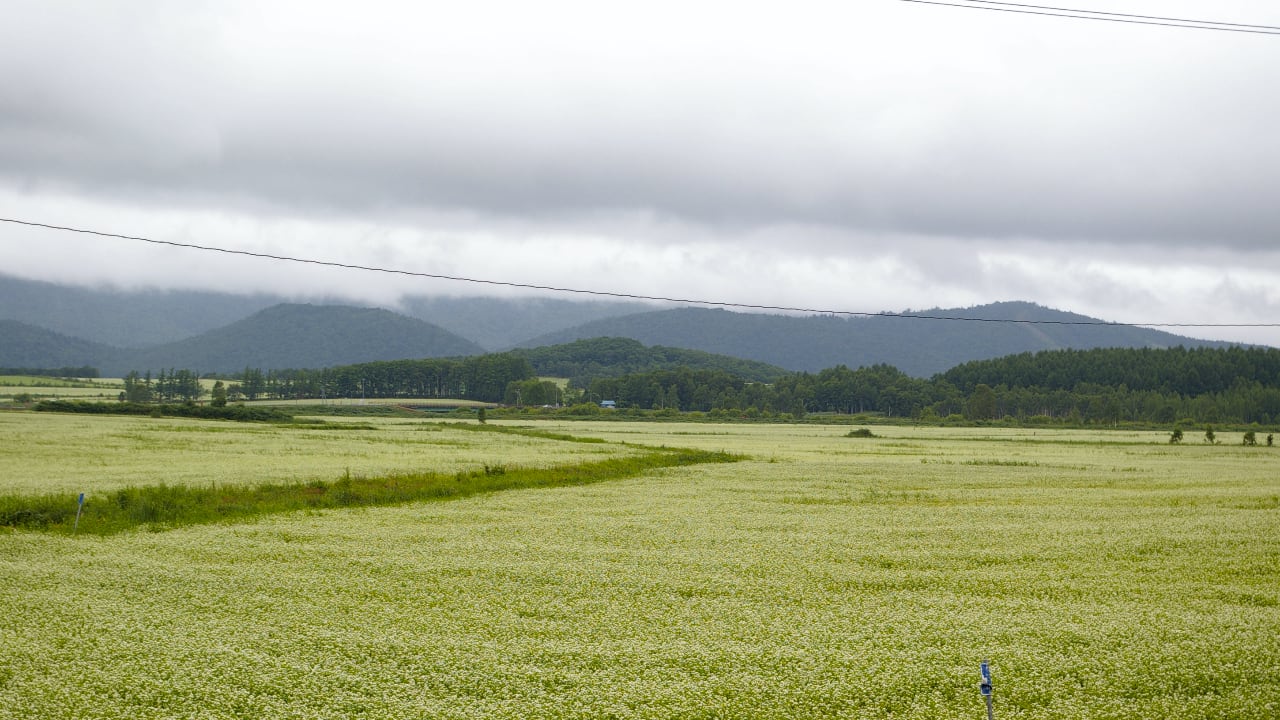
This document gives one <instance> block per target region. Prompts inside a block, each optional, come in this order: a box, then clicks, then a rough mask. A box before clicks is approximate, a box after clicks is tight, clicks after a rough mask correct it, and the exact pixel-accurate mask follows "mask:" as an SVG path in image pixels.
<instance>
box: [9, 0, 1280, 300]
mask: <svg viewBox="0 0 1280 720" xmlns="http://www.w3.org/2000/svg"><path fill="white" fill-rule="evenodd" d="M1167 5H1168V7H1164V6H1163V5H1162V12H1167V13H1168V14H1177V13H1178V12H1182V13H1183V14H1187V15H1190V16H1193V17H1194V16H1196V14H1197V13H1199V14H1203V13H1204V11H1205V8H1204V7H1202V6H1200V5H1199V4H1196V3H1190V2H1170V3H1167ZM1112 9H1113V10H1115V11H1119V12H1126V11H1141V10H1142V8H1141V7H1139V4H1137V3H1133V2H1129V3H1117V4H1116V7H1115V8H1112ZM1212 10H1213V14H1214V15H1215V16H1218V17H1222V18H1226V19H1234V20H1239V21H1245V22H1264V23H1272V24H1280V10H1273V9H1272V10H1266V12H1267V13H1271V15H1270V16H1268V15H1266V14H1260V13H1263V9H1259V8H1258V7H1257V5H1256V4H1255V3H1242V2H1223V3H1221V4H1215V6H1214V8H1213V9H1212ZM8 15H9V18H8V20H9V21H8V22H6V23H4V24H3V25H2V26H0V89H3V92H0V190H3V191H4V192H3V193H2V194H0V195H2V196H3V197H4V198H5V199H6V205H7V206H8V207H10V208H14V209H13V210H12V211H8V212H9V213H10V214H15V215H20V214H22V213H21V212H18V211H20V210H23V209H24V208H45V209H47V210H48V211H49V212H50V213H52V214H53V215H54V216H55V217H49V216H45V217H44V218H43V219H52V220H60V219H61V218H59V217H56V216H57V215H58V214H62V215H64V216H70V215H77V216H79V217H81V218H82V219H83V220H84V221H85V222H86V223H89V224H94V223H98V222H102V221H105V220H117V219H121V218H127V219H128V220H129V222H131V223H135V224H138V223H141V224H143V225H146V226H147V227H146V228H144V229H139V230H135V229H134V228H131V227H124V228H118V229H121V230H124V231H126V232H143V231H144V230H146V231H154V232H156V233H160V234H168V235H173V234H175V233H176V234H178V235H182V234H184V233H185V234H186V235H187V236H190V238H191V239H192V240H195V241H201V242H204V243H216V242H221V241H225V242H227V243H231V244H235V245H238V246H245V247H249V246H252V247H255V248H286V249H292V250H296V251H297V252H298V253H299V254H304V255H305V254H307V253H308V252H317V251H319V250H324V251H326V252H333V253H334V254H337V255H342V256H348V255H353V256H362V255H364V254H366V253H372V254H373V256H374V257H375V258H377V259H378V260H379V261H380V262H382V261H384V260H385V262H387V263H388V264H390V263H393V262H406V263H412V262H415V258H416V257H417V255H418V253H416V252H413V251H411V250H410V249H411V248H414V247H426V248H429V250H430V253H431V255H432V256H433V257H434V258H435V260H436V263H437V264H439V263H447V264H449V265H448V266H449V267H450V268H451V272H454V273H456V274H464V275H465V274H471V275H485V274H487V272H488V270H489V269H491V268H493V267H494V264H493V263H492V262H490V263H488V264H485V265H482V266H480V267H478V268H477V267H475V266H474V265H469V263H474V262H477V261H481V262H482V261H483V260H484V259H489V260H490V261H492V258H493V257H494V255H495V253H496V254H498V255H504V256H509V257H511V258H515V259H517V260H516V261H515V262H514V265H513V267H512V268H511V269H510V272H511V273H512V274H513V275H517V276H519V275H520V272H521V270H523V272H524V275H523V276H520V277H519V278H518V279H524V280H528V279H533V280H534V281H540V280H542V279H544V278H545V279H547V280H548V282H547V283H540V284H557V283H560V284H571V283H570V282H569V281H571V280H573V279H575V278H580V277H582V276H581V274H580V273H583V272H589V271H592V270H594V271H598V272H607V271H608V269H609V268H610V267H611V266H612V267H613V268H614V269H615V271H616V270H617V269H619V268H626V269H627V273H628V277H633V278H635V280H634V281H627V282H633V283H634V285H635V287H633V288H631V289H633V290H638V291H643V290H644V289H645V288H646V287H659V288H660V289H667V288H661V286H662V285H663V283H664V282H665V281H666V280H665V279H666V278H671V279H672V282H677V283H680V282H683V283H684V285H685V286H687V285H688V284H689V280H688V277H690V275H692V274H694V273H696V276H697V277H698V278H699V280H698V286H699V287H700V288H703V289H705V290H706V291H707V292H708V293H710V292H712V291H713V290H714V291H716V292H720V291H723V292H727V293H736V292H739V291H738V290H737V289H736V288H740V287H741V284H742V277H743V276H744V275H748V276H749V274H750V273H749V270H748V268H746V267H743V266H742V264H741V263H740V262H739V259H741V258H749V259H752V261H753V262H754V263H755V264H756V266H762V265H763V266H769V267H770V268H771V269H770V270H769V272H768V273H766V274H767V276H768V278H769V282H768V285H767V286H766V287H763V288H757V289H756V290H755V291H754V292H756V293H757V294H758V295H759V296H760V297H768V298H770V299H769V300H767V302H774V301H777V302H784V301H785V302H786V304H801V305H806V306H807V305H812V304H820V303H821V304H827V305H832V304H835V302H834V301H836V300H839V299H840V298H841V296H840V294H839V289H840V288H841V287H842V283H841V280H840V278H839V277H838V275H837V273H836V271H835V270H833V268H839V269H840V271H841V272H848V273H855V274H856V273H862V274H863V275H862V276H861V277H860V278H859V283H858V284H859V286H860V287H862V288H864V289H865V290H864V291H863V292H862V293H861V294H860V295H858V297H857V298H856V302H858V303H861V304H862V305H863V307H866V308H867V309H877V310H878V309H894V308H906V307H920V306H923V305H943V304H949V303H956V304H959V303H964V302H982V301H985V300H991V299H1013V298H1014V297H1019V299H1033V300H1034V299H1045V300H1052V301H1053V303H1054V304H1056V305H1058V306H1061V307H1067V308H1069V309H1073V310H1080V311H1094V312H1099V313H1100V314H1102V315H1104V316H1107V317H1114V316H1116V315H1117V314H1119V313H1120V312H1121V311H1122V309H1123V307H1122V306H1128V305H1134V306H1138V307H1145V308H1148V309H1158V308H1160V307H1161V303H1165V304H1166V307H1167V303H1169V302H1171V301H1172V300H1171V298H1170V297H1169V295H1170V293H1168V292H1162V291H1161V289H1160V287H1159V285H1160V283H1159V282H1158V281H1156V280H1153V279H1151V277H1150V276H1149V275H1144V272H1145V269H1147V268H1151V267H1158V266H1162V265H1161V264H1162V263H1163V264H1164V265H1163V267H1176V269H1177V272H1175V273H1173V274H1172V275H1171V276H1170V277H1173V278H1176V279H1177V282H1178V283H1181V284H1180V285H1179V286H1178V287H1179V288H1182V289H1184V290H1185V292H1184V295H1185V296H1186V297H1187V298H1200V299H1201V301H1202V302H1206V303H1213V302H1222V303H1228V302H1230V303H1238V302H1243V301H1245V300H1247V301H1248V302H1247V304H1248V305H1249V306H1251V307H1257V306H1259V305H1260V304H1261V305H1262V306H1265V307H1267V308H1269V311H1270V310H1274V309H1276V308H1277V307H1278V306H1280V298H1278V297H1276V296H1275V295H1274V294H1271V293H1268V292H1267V291H1266V290H1265V288H1266V286H1267V283H1268V282H1270V281H1273V280H1274V281H1276V283H1277V284H1280V262H1278V261H1277V259H1276V257H1275V255H1274V253H1273V252H1272V251H1273V250H1274V248H1275V247H1276V246H1277V240H1280V202H1276V200H1275V190H1274V188H1276V187H1280V139H1278V136H1277V134H1276V133H1274V131H1273V130H1272V125H1273V122H1274V118H1275V117H1277V116H1278V115H1280V96H1278V95H1277V94H1276V93H1273V92H1270V91H1269V88H1272V87H1277V86H1280V62H1277V53H1278V52H1280V45H1277V43H1276V40H1275V38H1270V37H1253V36H1236V35H1229V34H1225V33H1224V34H1214V33H1195V32H1192V31H1185V30H1182V31H1179V30H1169V29H1158V28H1131V27H1123V26H1111V25H1108V24H1102V23H1083V22H1078V21H1076V22H1066V21H1055V20H1050V19H1037V18H1016V17H1014V18H1008V17H1001V16H1000V14H997V13H978V12H972V11H962V10H948V9H945V8H934V9H928V8H924V7H913V6H910V5H908V4H905V3H877V4H867V3H857V4H848V3H831V2H816V1H815V2H800V3H798V4H796V5H795V6H794V7H793V6H788V8H787V10H786V12H783V11H782V10H781V9H780V8H779V7H777V6H770V5H767V4H757V3H732V4H728V3H726V4H719V3H707V4H699V5H698V6H697V7H696V8H690V7H688V6H687V4H676V3H664V2H657V3H647V4H645V5H644V6H643V7H640V6H637V7H634V8H629V7H626V6H618V5H610V6H608V7H604V6H600V5H598V4H592V3H580V2H570V1H567V0H553V1H551V2H549V3H547V4H540V5H539V6H538V7H537V8H533V7H526V6H524V5H523V4H515V3H501V2H484V3H475V4H467V7H457V8H455V7H449V8H442V7H404V6H402V5H401V4H398V3H386V4H384V3H379V2H373V3H369V4H366V5H363V6H362V7H361V8H360V12H359V13H358V14H354V13H353V12H352V11H351V10H350V9H349V8H347V7H346V6H325V5H323V4H319V5H318V4H314V3H270V4H262V3H248V2H244V3H207V4H206V3H200V4H187V3H184V4H182V6H181V7H176V6H174V5H173V4H171V3H163V2H151V1H146V0H135V1H134V2H125V3H113V4H110V5H83V4H78V3H76V4H73V3H56V2H55V3H49V2H23V3H17V4H15V5H13V6H12V7H11V8H10V11H9V12H8ZM60 198H61V199H62V200H63V201H65V202H64V203H63V204H61V205H60V204H59V199H60ZM303 228H305V230H304V229H303ZM6 232H7V231H6ZM288 232H299V233H301V234H302V235H303V236H305V237H306V238H309V240H308V241H291V240H290V239H289V236H288ZM0 237H2V236H0ZM8 237H13V236H11V235H10V236H8ZM406 238H410V239H406ZM353 248H354V249H353ZM470 248H483V250H477V251H472V250H471V249H470ZM535 248H536V249H537V251H538V252H541V253H543V254H544V255H550V256H555V257H556V259H557V260H558V263H553V262H545V261H539V260H537V256H536V255H533V254H532V253H533V249H535ZM566 258H570V259H569V260H566ZM1082 258H1091V259H1092V260H1091V262H1092V263H1093V265H1092V266H1091V265H1088V264H1087V263H1086V262H1085V261H1084V260H1083V259H1082ZM1175 259H1176V260H1175ZM498 265H501V263H498ZM565 266H569V267H570V269H569V270H567V271H566V270H564V268H565ZM1064 267H1070V268H1072V269H1074V270H1075V271H1076V272H1077V275H1076V276H1075V277H1072V276H1071V275H1069V274H1067V275H1064V274H1063V273H1062V272H1061V270H1062V268H1064ZM646 268H649V269H646ZM682 268H683V269H684V271H683V272H684V273H685V274H684V275H681V269H682ZM1099 268H1101V269H1099ZM1055 269H1056V270H1058V271H1059V272H1057V273H1055V272H1054V270H1055ZM1242 269H1243V270H1247V271H1248V273H1252V275H1249V276H1248V277H1245V278H1244V279H1240V278H1241V277H1243V276H1242V275H1241V272H1242ZM535 270H536V272H534V271H535ZM1184 271H1185V272H1184ZM757 272H758V270H757ZM876 273H879V274H881V275H883V274H885V273H890V274H893V273H897V274H899V275H900V277H899V278H898V279H897V281H896V282H894V281H892V280H885V279H884V278H883V277H879V276H876V275H875V274H876ZM1126 273H1127V275H1126ZM615 274H616V272H615ZM815 277H816V278H817V279H816V280H815V279H814V278H815ZM1126 278H1128V279H1127V280H1126ZM307 282H308V281H307V280H299V281H298V287H299V288H304V289H305V288H306V287H307ZM335 282H338V283H339V284H341V283H342V281H340V280H335ZM645 283H648V285H645ZM1126 283H1128V284H1127V285H1126ZM354 284H355V285H356V286H358V285H359V283H358V282H357V283H354ZM1215 287H1218V288H1225V289H1221V290H1219V291H1216V294H1215V291H1214V290H1213V289H1212V288H1215ZM352 292H353V293H360V292H367V291H363V290H361V289H360V288H359V287H354V288H353V289H352ZM1014 293H1016V294H1017V295H1014ZM735 299H746V300H750V299H751V298H737V297H736V296H735ZM1104 299H1105V302H1104ZM1090 304H1092V307H1086V305H1090ZM1108 311H1109V312H1108ZM1151 316H1152V315H1148V317H1151Z"/></svg>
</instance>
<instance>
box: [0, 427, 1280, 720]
mask: <svg viewBox="0 0 1280 720" xmlns="http://www.w3.org/2000/svg"><path fill="white" fill-rule="evenodd" d="M362 422H363V421H362ZM370 428H371V429H348V430H343V429H340V428H339V429H330V430H322V429H285V428H277V427H268V426H263V427H257V426H239V425H235V426H233V425H229V424H218V423H211V422H200V421H186V420H171V419H151V418H107V417H103V418H98V417H89V418H86V417H71V416H36V415H34V414H31V413H13V414H7V415H0V433H2V434H3V440H4V443H3V446H2V447H0V492H2V493H8V494H15V493H17V494H21V493H46V492H66V493H67V494H68V502H69V503H74V502H75V495H76V494H77V493H79V492H85V493H86V494H87V496H88V497H89V501H90V502H93V500H94V497H95V493H99V494H101V493H105V492H107V491H108V490H110V489H112V488H118V487H121V486H123V485H127V484H156V483H161V482H167V483H190V484H206V485H207V484H210V483H218V484H221V483H234V482H241V483H250V482H253V483H257V482H285V481H307V480H313V479H329V480H332V479H336V478H338V477H339V476H341V475H342V474H343V473H344V472H350V473H363V474H379V473H392V472H400V471H409V470H417V469H424V468H426V469H432V468H435V469H441V470H445V471H450V472H452V471H453V470H455V469H466V468H469V467H474V466H476V465H497V464H501V465H503V466H507V467H517V466H526V465H542V466H553V465H561V464H565V463H574V462H585V461H588V460H591V459H596V458H600V457H605V456H610V455H619V456H624V455H627V454H631V453H635V452H636V447H637V446H638V445H645V446H662V445H665V446H668V447H688V448H700V449H707V450H724V451H728V452H731V453H736V454H740V455H742V456H744V457H743V459H742V460H741V461H739V462H736V463H728V464H705V465H694V466H690V467H676V468H668V469H663V470H658V471H654V472H651V473H648V474H645V475H643V476H641V477H631V478H626V479H620V480H616V481H608V482H598V483H594V484H588V485H581V486H576V487H556V488H547V489H533V490H512V491H504V492H497V493H489V494H482V495H475V496H471V497H465V498H461V499H456V500H450V501H432V502H416V503H410V504H404V505H398V506H391V507H375V508H358V509H342V510H318V511H306V512H294V513H288V514H274V515H263V516H259V517H256V518H253V519H250V520H247V521H245V522H240V523H219V524H206V525H190V526H184V527H166V526H154V525H153V526H143V527H139V528H137V529H134V530H130V531H126V532H122V533H115V534H108V535H96V534H92V533H86V532H82V533H80V534H76V535H67V534H58V533H50V532H42V531H39V530H22V529H18V530H15V529H5V530H0V648H3V651H2V652H0V718H77V719H80V718H131V719H133V718H246V717H247V718H582V719H584V720H585V719H586V718H677V717H678V718H889V717H894V718H975V719H977V718H984V717H986V707H985V704H984V702H983V699H982V696H981V695H980V694H979V691H978V684H979V675H978V666H979V663H980V662H982V661H983V660H984V659H989V660H990V662H991V667H992V672H993V676H994V677H993V681H994V687H995V690H994V700H993V707H994V715H995V717H997V718H1091V719H1100V718H1116V719H1120V718H1125V719H1130V718H1174V717H1176V718H1258V719H1262V718H1275V717H1277V716H1280V451H1277V450H1276V449H1274V448H1267V447H1243V446H1240V445H1239V444H1238V443H1239V440H1238V438H1236V439H1235V440H1234V442H1235V444H1230V443H1232V442H1233V440H1232V438H1230V437H1226V436H1227V435H1228V433H1222V435H1223V436H1224V437H1222V438H1221V439H1222V440H1223V444H1222V445H1208V444H1196V443H1186V444H1184V445H1169V444H1168V443H1167V442H1166V439H1167V434H1162V433H1156V432H1150V433H1136V432H1123V431H1116V432H1084V431H1061V430H1059V431H1054V430H1038V431H1031V430H1006V429H938V428H916V427H876V428H874V433H873V434H874V435H875V437H870V438H852V437H846V433H847V432H848V430H849V428H848V427H831V426H819V425H746V424H744V425H732V424H725V425H713V424H677V423H670V424H658V423H634V424H626V423H609V422H591V423H586V422H564V423H550V422H548V423H539V424H538V425H537V429H538V430H543V431H547V433H548V435H550V434H551V433H563V434H567V435H573V436H577V437H591V438H597V439H602V440H604V441H605V442H604V443H589V444H588V443H575V442H570V441H568V440H556V439H554V438H551V437H547V438H536V437H528V436H524V435H514V434H501V433H474V432H464V431H462V430H460V429H457V428H451V427H448V426H444V425H440V424H437V423H432V422H426V421H412V420H394V421H393V420H379V421H370ZM49 438H54V439H58V438H60V440H58V443H57V444H56V447H55V446H54V445H49V444H42V441H41V439H45V440H46V441H47V440H48V439H49ZM76 438H83V439H84V440H77V439H76ZM623 443H626V444H623Z"/></svg>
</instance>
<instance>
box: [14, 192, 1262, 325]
mask: <svg viewBox="0 0 1280 720" xmlns="http://www.w3.org/2000/svg"><path fill="white" fill-rule="evenodd" d="M0 222H6V223H12V224H14V225H25V226H27V227H35V228H44V229H47V230H60V231H63V232H72V233H80V234H83V235H96V236H99V237H107V238H116V239H119V240H133V241H136V242H143V243H150V244H152V245H163V246H167V247H174V248H182V249H185V250H202V251H205V252H216V253H223V254H226V255H241V256H244V257H252V258H260V259H265V260H279V261H281V262H293V263H302V264H305V265H319V266H322V267H335V268H342V269H345V270H363V271H365V272H376V273H386V274H389V275H405V276H408V277H418V278H428V279H431V280H452V281H455V282H465V283H473V284H478V285H492V286H499V287H510V288H520V289H524V290H546V291H550V292H559V293H574V294H578V295H591V296H595V297H611V298H619V299H623V300H647V301H655V302H669V303H677V304H681V305H705V306H710V307H722V308H741V309H743V310H775V311H778V312H795V313H808V314H811V315H843V316H848V317H868V318H870V317H882V318H902V319H908V320H949V321H955V322H977V323H1008V324H1017V325H1102V326H1108V327H1171V328H1274V327H1280V323H1164V322H1129V323H1122V322H1108V321H1105V320H1016V319H1012V318H971V317H956V316H949V315H921V314H918V313H886V312H879V313H873V312H859V311H856V310H828V309H821V308H803V307H789V306H786V305H753V304H751V303H737V302H726V301H719V300H699V299H696V298H677V297H664V296H661V295H640V294H637V293H623V292H614V291H608V290H585V289H582V288H567V287H556V286H553V285H537V284H534V283H521V282H509V281H503V280H486V279H483V278H471V277H463V276H459V275H443V274H439V273H425V272H416V271H413V270H399V269H396V268H383V267H374V266H370V265H356V264H353V263H340V262H334V261H331V260H316V259H313V258H299V257H291V256H288V255H274V254H271V253H262V252H253V251H250V250H232V249H229V248H220V247H213V246H210V245H196V244H194V243H182V242H176V241H173V240H156V239H154V238H147V237H139V236H137V235H120V234H117V233H109V232H103V231H100V230H88V229H84V228H74V227H68V226H65V225H50V224H48V223H39V222H32V221H29V220H18V219H16V218H5V217H0Z"/></svg>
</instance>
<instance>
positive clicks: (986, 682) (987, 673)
mask: <svg viewBox="0 0 1280 720" xmlns="http://www.w3.org/2000/svg"><path fill="white" fill-rule="evenodd" d="M979 689H981V690H982V698H983V699H984V700H986V701H987V720H994V718H995V716H994V715H992V714H991V663H989V662H987V661H986V660H983V661H982V685H980V686H979Z"/></svg>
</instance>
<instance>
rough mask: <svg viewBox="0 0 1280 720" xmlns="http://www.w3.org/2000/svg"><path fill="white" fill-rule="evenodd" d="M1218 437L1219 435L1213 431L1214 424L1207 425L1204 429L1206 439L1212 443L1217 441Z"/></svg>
mask: <svg viewBox="0 0 1280 720" xmlns="http://www.w3.org/2000/svg"><path fill="white" fill-rule="evenodd" d="M1217 439H1218V436H1217V435H1215V434H1214V433H1213V426H1212V425H1208V426H1206V427H1205V429H1204V441H1205V442H1207V443H1209V444H1210V445H1212V444H1214V443H1215V442H1217Z"/></svg>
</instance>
